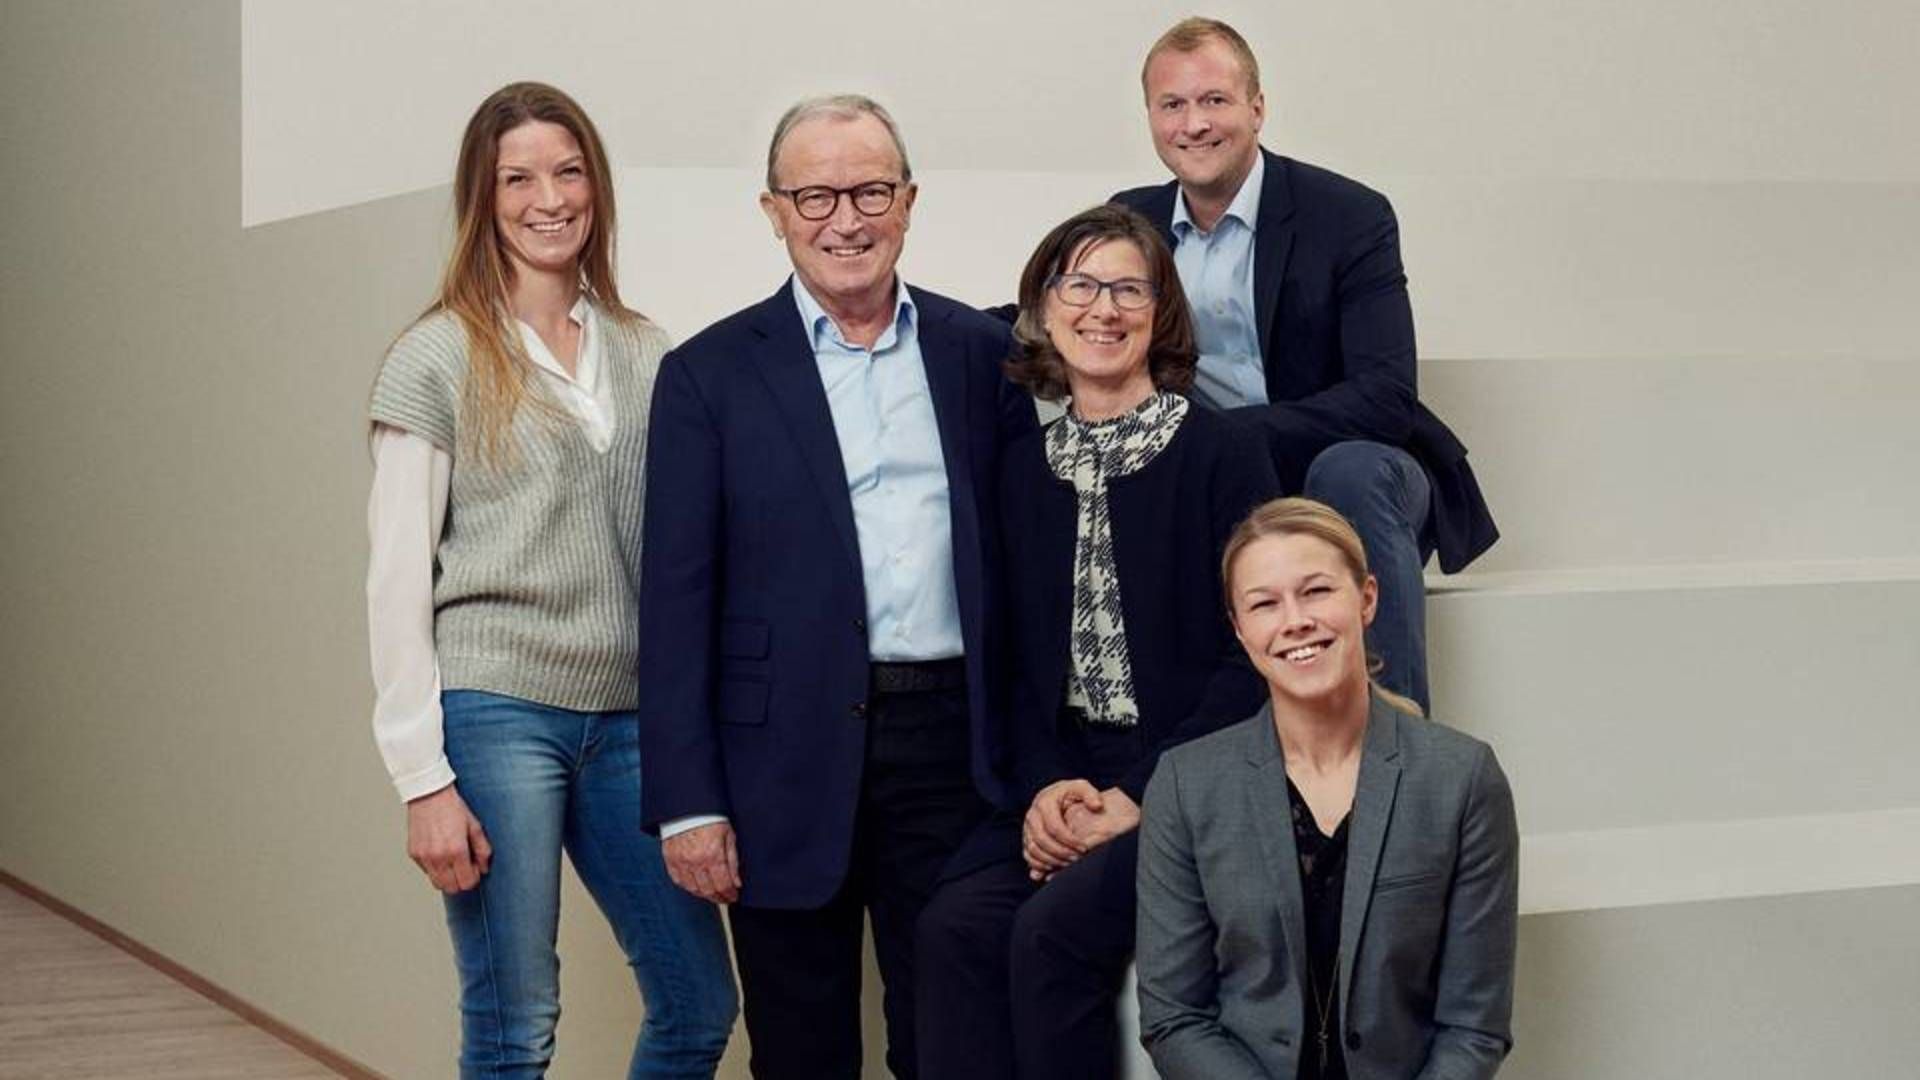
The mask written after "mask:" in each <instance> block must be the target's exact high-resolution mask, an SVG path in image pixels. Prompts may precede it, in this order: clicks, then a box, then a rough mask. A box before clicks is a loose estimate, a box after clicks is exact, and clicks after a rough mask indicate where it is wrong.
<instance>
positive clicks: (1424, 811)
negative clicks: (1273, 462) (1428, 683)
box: [1138, 499, 1519, 1080]
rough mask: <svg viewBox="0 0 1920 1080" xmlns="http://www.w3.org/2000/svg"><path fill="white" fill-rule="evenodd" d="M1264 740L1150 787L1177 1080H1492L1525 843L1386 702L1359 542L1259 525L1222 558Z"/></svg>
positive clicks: (1166, 1051) (1312, 521)
mask: <svg viewBox="0 0 1920 1080" xmlns="http://www.w3.org/2000/svg"><path fill="white" fill-rule="evenodd" d="M1222 577H1223V579H1224V580H1225V582H1226V589H1227V593H1228V605H1229V608H1230V611H1231V613H1232V617H1233V624H1234V630H1235V633H1236V634H1237V635H1238V636H1239V638H1240V642H1241V644H1242V645H1243V646H1245V647H1246V650H1247V654H1248V656H1249V657H1250V658H1251V659H1252V661H1253V663H1254V665H1255V666H1256V667H1257V668H1258V669H1259V670H1260V673H1261V674H1262V675H1263V676H1265V677H1266V680H1267V683H1268V687H1269V690H1270V694H1271V700H1270V702H1269V704H1268V705H1267V706H1266V707H1264V708H1262V709H1261V711H1260V712H1259V713H1257V714H1256V715H1254V716H1253V717H1251V718H1249V719H1247V720H1245V721H1243V722H1241V723H1239V724H1237V725H1235V726H1233V727H1231V728H1227V729H1225V730H1223V731H1220V732H1216V733H1215V734H1213V735H1209V736H1206V737H1204V738H1201V739H1196V740H1194V741H1192V742H1190V743H1187V744H1186V745H1184V746H1180V747H1178V748H1176V749H1174V750H1172V751H1170V752H1168V754H1167V755H1166V756H1164V757H1163V758H1162V759H1161V762H1160V766H1159V769H1158V771H1157V772H1156V773H1155V774H1154V777H1153V780H1152V782H1151V783H1150V784H1149V785H1148V787H1147V792H1146V802H1145V807H1144V818H1143V821H1142V824H1141V840H1140V858H1139V898H1140V899H1139V944H1138V965H1139V975H1140V1026H1141V1032H1142V1035H1141V1039H1142V1041H1143V1042H1144V1043H1145V1044H1146V1047H1147V1050H1148V1051H1149V1053H1151V1054H1152V1056H1153V1060H1154V1064H1155V1066H1156V1067H1157V1068H1158V1069H1159V1071H1160V1073H1161V1075H1162V1076H1163V1077H1165V1078H1166V1080H1240V1078H1245V1080H1333V1078H1342V1077H1352V1078H1354V1080H1408V1078H1421V1080H1428V1078H1431V1080H1477V1078H1484V1077H1491V1076H1493V1075H1494V1073H1495V1071H1496V1070H1498V1068H1499V1066H1500V1062H1501V1060H1502V1059H1503V1058H1504V1057H1505V1056H1506V1054H1507V1051H1508V1050H1509V1048H1511V1046H1512V1045H1513V1037H1512V1033H1511V1030H1510V1028H1509V1021H1510V1018H1511V1014H1512V1005H1513V954H1514V929H1515V923H1516V914H1517V904H1518V887H1517V886H1518V880H1519V873H1518V870H1519V835H1518V831H1517V829H1516V826H1515V823H1514V813H1513V795H1512V792H1511V791H1510V789H1509V788H1508V786H1507V779H1506V776H1505V775H1504V774H1502V772H1501V771H1500V765H1499V762H1497V761H1496V760H1495V759H1494V755H1493V751H1492V750H1491V749H1490V748H1488V747H1487V745H1486V744H1485V743H1482V742H1480V741H1479V740H1477V739H1474V738H1472V737H1470V736H1467V735H1463V734H1461V733H1460V732H1457V731H1454V730H1452V729H1449V728H1445V727H1442V726H1440V725H1438V724H1434V723H1430V722H1428V721H1426V720H1424V719H1421V718H1420V717H1419V715H1418V712H1419V710H1418V708H1417V707H1415V706H1413V705H1412V703H1411V702H1408V701H1406V700H1404V699H1401V698H1398V697H1397V696H1395V695H1393V694H1390V693H1388V692H1385V691H1382V690H1380V689H1379V688H1378V687H1376V686H1374V685H1372V683H1371V682H1370V680H1369V678H1368V659H1367V656H1366V652H1365V648H1364V643H1363V636H1364V632H1365V629H1366V625H1367V623H1368V622H1369V621H1371V619H1372V615H1373V610H1374V605H1375V603H1376V598H1377V586H1376V585H1375V583H1374V579H1373V578H1372V577H1371V576H1370V575H1369V574H1368V573H1367V569H1366V556H1365V553H1364V551H1363V550H1362V548H1361V545H1360V541H1359V538H1358V537H1357V536H1355V535H1354V533H1353V529H1352V527H1351V526H1349V525H1348V524H1347V523H1346V521H1345V520H1344V519H1342V518H1341V517H1340V516H1339V515H1338V514H1336V513H1335V512H1334V511H1332V510H1330V509H1328V508H1327V507H1325V506H1323V505H1321V504H1319V503H1315V502H1311V501H1309V500H1305V499H1278V500H1275V501H1273V502H1270V503H1267V504H1266V505H1264V506H1262V507H1260V508H1259V509H1257V510H1255V511H1254V513H1253V515H1252V516H1251V517H1249V518H1248V519H1247V521H1246V522H1244V523H1243V524H1242V525H1241V527H1240V529H1239V530H1238V531H1237V532H1236V533H1235V534H1234V535H1233V537H1232V539H1231V540H1230V541H1229V543H1228V545H1227V549H1226V554H1225V557H1224V559H1223V573H1222Z"/></svg>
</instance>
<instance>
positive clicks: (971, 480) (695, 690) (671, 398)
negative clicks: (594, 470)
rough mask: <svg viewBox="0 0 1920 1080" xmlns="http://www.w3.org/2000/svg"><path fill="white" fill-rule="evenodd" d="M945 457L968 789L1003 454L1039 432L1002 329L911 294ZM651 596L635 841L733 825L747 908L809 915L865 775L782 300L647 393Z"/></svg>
mask: <svg viewBox="0 0 1920 1080" xmlns="http://www.w3.org/2000/svg"><path fill="white" fill-rule="evenodd" d="M909 292H910V293H911V295H912V297H913V302H914V304H915V307H916V310H917V316H918V320H919V321H918V333H919V342H920V350H921V355H922V357H923V359H924V361H925V364H926V369H927V384H928V388H929V391H930V392H931V394H932V397H933V407H934V413H935V415H936V417H937V418H938V423H939V427H940V444H941V447H942V449H943V450H944V452H945V457H946V465H947V484H948V490H949V493H950V499H951V503H952V522H953V558H954V579H955V586H956V588H957V591H958V595H959V606H960V622H961V630H962V637H963V640H964V643H965V647H966V660H967V665H966V666H967V689H968V692H969V700H970V704H971V709H972V717H971V721H972V726H973V745H974V755H973V756H974V775H975V778H976V783H977V784H978V786H979V787H980V788H981V793H982V795H983V796H985V797H986V798H988V799H989V800H991V801H998V799H999V798H1000V795H1001V793H1000V791H999V790H998V784H997V779H996V778H995V777H994V776H993V772H992V770H991V769H990V768H989V767H988V765H987V751H986V746H985V743H986V735H985V732H986V730H987V717H988V715H989V711H990V702H991V701H992V700H993V698H992V690H993V688H994V686H995V684H996V683H997V682H998V679H999V676H998V673H997V671H995V670H993V669H994V668H995V667H996V666H997V665H995V664H994V663H993V662H992V661H993V655H994V650H995V648H996V645H995V643H994V642H993V641H992V640H991V635H989V633H988V627H990V626H993V625H996V620H995V615H994V612H993V611H992V610H991V608H992V606H993V604H994V603H996V600H995V597H996V593H997V578H998V573H999V567H998V553H997V545H996V544H995V543H994V538H995V537H996V535H997V528H998V526H997V522H996V519H995V509H996V505H997V503H996V499H995V489H996V486H997V480H998V474H999V453H1000V447H1001V445H1002V444H1003V443H1004V442H1007V441H1011V440H1012V439H1013V438H1016V437H1018V436H1019V435H1020V434H1022V433H1024V432H1025V431H1026V430H1028V429H1031V428H1032V427H1033V426H1034V424H1035V420H1034V412H1033V405H1032V402H1031V400H1030V399H1028V398H1027V396H1026V395H1025V394H1023V393H1021V392H1020V391H1018V390H1017V389H1015V388H1014V387H1012V386H1011V384H1009V383H1007V382H1006V380H1005V379H1004V378H1003V377H1002V376H1001V374H1000V364H1001V361H1002V360H1004V359H1005V357H1006V355H1007V345H1008V331H1007V327H1006V326H1005V325H1004V324H1002V323H1000V322H998V321H997V320H994V319H992V318H990V317H988V316H985V315H982V314H980V313H979V312H976V311H974V310H973V309H972V308H969V307H966V306H964V305H961V304H958V303H955V302H954V301H951V300H948V299H945V298H944V297H940V296H936V295H934V294H932V293H929V292H924V291H922V290H920V289H912V288H910V289H909ZM646 511H647V512H646V525H645V532H644V544H643V546H642V550H641V589H640V659H639V665H640V706H639V712H640V737H641V772H642V780H641V789H640V791H641V804H642V817H643V820H642V825H643V827H645V828H646V829H648V830H649V831H658V829H659V826H660V824H661V823H662V822H665V821H671V820H673V819H675V818H680V817H685V816H688V815H693V814H708V813H712V814H725V815H726V816H727V817H728V818H729V819H731V821H732V824H733V827H734V830H735V834H736V836H737V839H738V844H739V853H740V863H741V877H742V879H743V888H742V891H741V902H742V903H745V904H749V905H754V906H760V907H774V908H807V907H816V906H818V905H820V904H823V903H825V902H826V901H827V900H828V899H829V898H831V897H832V895H833V894H834V892H835V891H836V890H838V889H839V887H840V884H841V881H842V879H843V878H844V876H845V874H846V869H847V861H848V854H849V851H850V849H851V846H852V842H853V825H854V815H855V811H856V808H857V806H858V802H859V794H860V779H861V771H862V765H863V762H864V760H865V747H866V724H865V721H864V714H865V702H866V698H867V681H868V656H867V628H866V621H865V620H866V612H867V604H866V588H865V583H864V580H863V577H862V572H861V562H860V552H859V548H858V540H857V534H856V533H855V531H854V521H853V504H852V500H851V499H850V497H849V496H848V493H847V476H846V469H845V466H844V464H843V463H842V460H841V456H840V448H839V441H838V438H837V437H836V435H835V432H834V427H833V414H832V412H831V410H830V409H829V407H828V404H827V395H826V390H825V388H824V387H823V386H822V384H821V381H820V374H819V369H818V367H817V365H816V363H815V360H814V354H813V347H812V344H811V343H810V341H809V340H808V337H807V332H806V328H805V326H804V325H803V324H802V321H801V317H800V313H799V310H798V309H797V307H796V306H795V303H794V298H793V292H792V288H791V285H790V284H789V285H786V286H782V287H781V289H780V290H779V291H778V292H776V293H774V295H773V296H772V297H770V298H769V299H767V300H765V301H762V302H761V303H759V304H756V305H754V306H753V307H750V308H747V309H746V310H744V311H741V312H739V313H737V314H735V315H731V316H729V317H727V318H726V319H723V320H721V321H720V322H718V323H715V324H714V325H713V326H711V327H708V328H707V329H706V330H704V331H702V332H701V333H700V334H699V335H697V336H695V337H694V338H692V339H691V340H689V341H688V342H686V344H684V345H681V346H680V347H679V348H677V349H675V350H673V351H672V352H670V353H668V354H667V356H666V358H665V359H664V360H663V361H662V362H661V367H660V374H659V376H658V379H657V380H656V382H655V384H654V396H653V409H652V417H651V420H650V421H649V431H648V441H647V493H646Z"/></svg>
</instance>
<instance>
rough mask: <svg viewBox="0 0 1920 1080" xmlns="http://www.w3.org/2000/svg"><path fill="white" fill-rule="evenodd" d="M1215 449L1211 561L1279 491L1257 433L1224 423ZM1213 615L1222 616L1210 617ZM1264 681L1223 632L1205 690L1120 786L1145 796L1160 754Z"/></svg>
mask: <svg viewBox="0 0 1920 1080" xmlns="http://www.w3.org/2000/svg"><path fill="white" fill-rule="evenodd" d="M1226 434H1227V437H1226V438H1225V439H1223V440H1222V441H1221V447H1222V449H1221V451H1220V452H1219V453H1217V454H1216V455H1215V458H1214V461H1213V463H1212V469H1211V470H1210V475H1209V477H1208V483H1207V502H1208V505H1207V528H1208V530H1209V532H1208V536H1209V537H1210V539H1211V544H1210V546H1209V550H1210V551H1212V553H1213V558H1214V560H1215V561H1216V563H1217V562H1218V560H1219V557H1220V553H1221V552H1222V551H1225V550H1226V546H1227V537H1229V536H1231V535H1233V530H1235V529H1237V528H1239V527H1240V522H1241V521H1242V520H1244V519H1245V518H1246V516H1247V514H1248V513H1250V512H1251V511H1252V510H1253V508H1254V507H1256V506H1259V505H1260V504H1261V503H1263V502H1266V501H1267V500H1268V499H1273V498H1277V497H1279V495H1280V481H1279V479H1278V477H1276V476H1275V475H1274V470H1273V460H1272V459H1271V458H1269V457H1268V456H1267V455H1266V454H1265V453H1263V452H1262V451H1261V449H1260V445H1259V439H1258V433H1257V432H1256V431H1253V430H1251V429H1249V428H1247V427H1245V426H1244V425H1241V424H1230V425H1229V427H1228V431H1227V433H1226ZM1221 597H1222V593H1221V592H1220V589H1219V586H1218V581H1217V578H1216V583H1215V587H1214V590H1213V596H1211V597H1209V598H1208V599H1209V601H1210V602H1211V603H1212V604H1213V605H1214V609H1215V610H1216V611H1219V610H1220V609H1221V605H1222V600H1221ZM1215 618H1224V616H1221V615H1216V616H1215ZM1266 692H1267V684H1266V681H1265V680H1264V679H1262V678H1261V677H1260V674H1259V673H1258V672H1256V671H1254V670H1253V664H1252V663H1251V662H1249V661H1248V660H1247V653H1246V650H1245V649H1242V648H1241V647H1240V643H1239V642H1238V641H1236V640H1235V639H1234V638H1233V636H1232V635H1231V634H1228V635H1225V640H1224V648H1223V650H1222V652H1221V653H1220V658H1219V660H1218V662H1217V663H1216V664H1215V665H1214V668H1213V674H1212V676H1211V677H1209V678H1208V680H1207V686H1206V689H1205V691H1204V692H1203V693H1202V694H1201V697H1200V702H1199V704H1198V705H1196V706H1195V707H1194V710H1193V712H1191V713H1189V714H1188V715H1187V717H1186V718H1185V719H1183V720H1181V721H1180V722H1179V723H1178V724H1177V725H1175V726H1174V728H1173V729H1172V730H1171V731H1169V732H1167V733H1166V735H1165V736H1163V737H1162V738H1161V739H1160V741H1159V742H1158V743H1157V744H1155V745H1153V746H1150V747H1148V748H1147V750H1146V753H1144V754H1142V755H1141V756H1140V760H1139V761H1137V762H1135V763H1134V764H1133V767H1132V768H1130V769H1128V770H1127V774H1126V775H1125V776H1123V777H1121V779H1120V785H1119V786H1120V790H1122V791H1124V792H1126V793H1127V797H1128V798H1131V799H1132V800H1133V801H1134V802H1135V803H1138V802H1140V800H1141V799H1142V798H1143V797H1144V796H1145V794H1146V790H1147V780H1148V778H1149V777H1151V776H1152V775H1153V770H1154V766H1156V765H1158V764H1159V763H1160V755H1161V754H1162V753H1165V752H1166V751H1168V750H1171V749H1172V748H1174V747H1176V746H1178V745H1180V744H1181V743H1183V742H1186V741H1187V740H1189V739H1197V738H1199V737H1200V736H1202V735H1205V734H1207V733H1208V732H1212V731H1218V730H1220V729H1221V728H1223V727H1228V726H1230V725H1232V724H1235V723H1238V722H1239V721H1241V720H1244V719H1246V718H1247V716H1248V715H1250V714H1251V713H1253V711H1254V710H1256V709H1258V708H1259V707H1260V703H1261V702H1262V701H1264V700H1265V699H1266Z"/></svg>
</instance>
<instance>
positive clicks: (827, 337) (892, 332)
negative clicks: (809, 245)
mask: <svg viewBox="0 0 1920 1080" xmlns="http://www.w3.org/2000/svg"><path fill="white" fill-rule="evenodd" d="M893 288H894V301H893V302H894V317H893V326H892V327H891V328H889V329H888V330H887V332H886V333H884V334H881V335H880V338H879V340H877V341H875V342H874V343H873V348H872V349H869V350H866V351H868V352H876V353H877V352H880V351H881V350H883V349H886V348H889V347H891V346H892V345H893V343H894V342H895V341H898V340H899V338H900V334H901V333H902V332H903V331H904V330H905V329H906V328H907V327H908V326H909V325H911V324H912V322H913V320H914V318H915V317H916V316H917V309H915V307H914V305H913V295H912V294H911V293H909V292H908V291H907V283H906V281H905V280H903V279H902V278H901V277H900V275H899V274H895V275H893ZM793 301H794V304H795V305H796V306H798V307H799V309H800V322H801V323H802V324H803V325H804V326H806V328H807V341H808V343H809V344H810V345H812V346H813V351H814V352H816V353H817V352H819V351H820V349H821V347H822V346H824V345H826V344H828V343H829V342H831V343H832V344H834V345H837V346H838V347H840V348H842V349H853V348H855V347H856V346H853V345H849V344H847V340H846V338H844V337H842V336H841V335H840V328H839V327H838V326H837V325H835V324H834V321H833V316H831V315H828V314H827V309H826V308H824V307H821V306H820V301H818V300H815V299H814V298H813V293H811V292H809V291H807V286H806V283H805V282H802V281H801V280H800V275H799V274H795V275H793Z"/></svg>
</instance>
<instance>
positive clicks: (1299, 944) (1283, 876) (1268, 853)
mask: <svg viewBox="0 0 1920 1080" xmlns="http://www.w3.org/2000/svg"><path fill="white" fill-rule="evenodd" d="M1259 715H1260V721H1261V722H1260V723H1258V724H1249V725H1247V732H1248V738H1247V745H1246V751H1247V776H1246V784H1247V805H1248V813H1249V816H1251V817H1252V818H1253V826H1254V832H1255V833H1256V834H1258V835H1259V837H1260V854H1261V855H1262V856H1263V858H1262V859H1261V862H1263V863H1265V864H1266V868H1267V874H1268V875H1269V876H1270V877H1271V879H1272V885H1273V895H1275V896H1277V897H1279V898H1280V932H1281V934H1282V935H1283V936H1284V938H1285V939H1286V946H1287V960H1288V963H1289V964H1291V965H1292V968H1293V977H1294V978H1295V979H1296V980H1298V982H1299V984H1300V985H1301V986H1305V985H1306V981H1307V966H1306V965H1307V929H1306V926H1307V915H1306V912H1307V907H1306V901H1305V899H1304V898H1303V897H1302V896H1301V893H1300V853H1299V849H1298V848H1296V847H1295V846H1294V843H1293V813H1292V809H1291V807H1292V803H1290V802H1289V801H1288V799H1287V762H1286V758H1284V757H1283V756H1281V753H1280V737H1279V735H1278V734H1276V733H1275V731H1274V729H1273V706H1272V705H1271V704H1268V705H1264V706H1262V707H1261V709H1260V713H1259Z"/></svg>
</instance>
